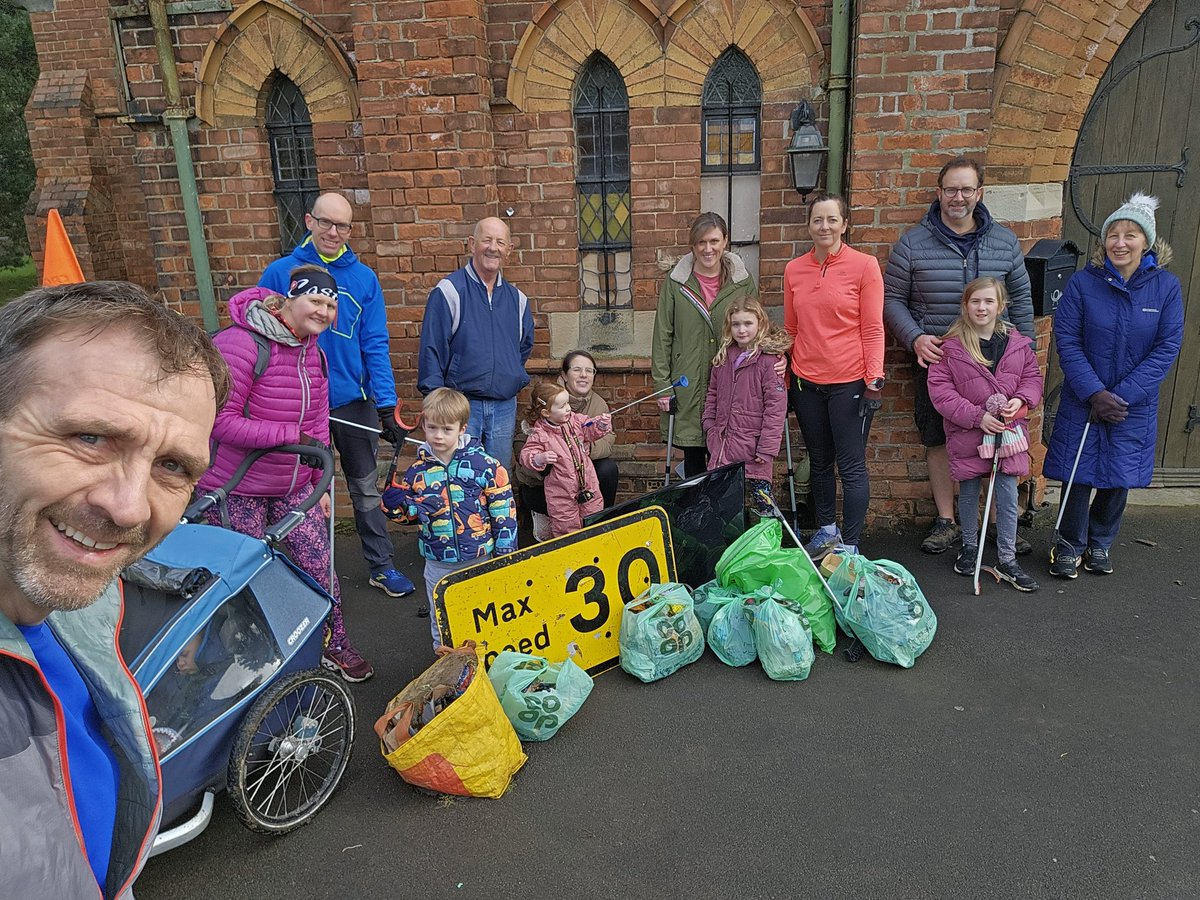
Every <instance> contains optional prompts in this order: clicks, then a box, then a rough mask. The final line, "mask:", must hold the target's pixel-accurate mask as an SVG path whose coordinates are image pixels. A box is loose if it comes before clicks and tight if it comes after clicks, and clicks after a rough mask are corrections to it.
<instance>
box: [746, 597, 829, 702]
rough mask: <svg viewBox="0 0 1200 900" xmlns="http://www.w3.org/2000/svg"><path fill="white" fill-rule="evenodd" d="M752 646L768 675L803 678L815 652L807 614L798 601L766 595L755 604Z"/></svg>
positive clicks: (788, 678) (787, 678)
mask: <svg viewBox="0 0 1200 900" xmlns="http://www.w3.org/2000/svg"><path fill="white" fill-rule="evenodd" d="M754 646H755V647H756V648H757V649H758V659H759V662H761V663H762V667H763V671H764V672H766V673H767V677H768V678H771V679H773V680H775V681H803V680H804V679H805V678H807V677H808V673H809V672H810V671H812V666H813V663H814V662H815V661H816V658H817V655H816V653H814V652H813V635H812V631H811V630H810V628H809V620H808V617H807V616H806V615H805V614H804V609H803V608H802V607H801V606H800V604H799V603H796V602H795V601H793V600H787V599H784V598H777V597H767V598H766V599H765V600H762V601H760V602H759V603H757V604H756V605H755V607H754Z"/></svg>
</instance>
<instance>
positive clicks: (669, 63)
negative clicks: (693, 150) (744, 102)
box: [664, 0, 824, 106]
mask: <svg viewBox="0 0 1200 900" xmlns="http://www.w3.org/2000/svg"><path fill="white" fill-rule="evenodd" d="M667 18H668V20H669V21H670V23H671V24H672V26H673V27H671V28H669V30H668V33H667V41H668V43H667V48H666V74H665V82H664V90H665V92H666V102H667V105H669V106H694V105H695V104H696V103H697V98H698V97H699V96H700V91H701V89H702V88H703V86H704V79H705V77H707V75H708V72H709V69H711V68H712V64H713V62H715V61H716V59H717V57H718V56H720V55H721V54H722V53H723V52H724V51H725V49H726V48H727V47H728V46H729V45H730V44H734V45H736V46H737V47H739V48H740V49H741V50H742V51H743V52H744V53H745V54H746V55H747V56H748V57H749V58H750V61H751V62H753V63H754V67H755V68H756V69H757V70H758V72H759V75H760V77H761V78H762V86H763V102H764V103H776V102H784V103H794V102H795V101H796V100H797V99H798V97H799V95H798V93H797V88H800V87H804V86H807V85H810V84H813V83H814V82H815V75H816V74H817V68H818V67H819V66H820V64H821V61H822V60H823V58H824V52H823V50H822V47H821V42H820V40H819V39H818V37H817V32H816V29H815V28H814V27H813V24H812V22H811V21H809V19H808V16H806V15H805V14H804V11H803V10H801V9H800V7H799V6H797V5H796V4H795V3H792V2H787V0H739V2H733V0H679V2H678V3H676V4H675V5H674V6H673V7H672V8H671V9H670V11H669V12H668V13H667ZM781 24H782V25H783V26H784V27H780V25H781Z"/></svg>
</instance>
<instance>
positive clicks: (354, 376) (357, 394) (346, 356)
mask: <svg viewBox="0 0 1200 900" xmlns="http://www.w3.org/2000/svg"><path fill="white" fill-rule="evenodd" d="M303 265H316V266H323V267H324V268H326V269H328V270H329V274H330V275H332V276H333V277H334V279H335V280H336V281H337V284H338V311H337V319H336V320H334V323H333V324H332V325H331V326H329V328H327V329H326V330H325V331H323V332H322V333H321V336H320V338H319V339H318V340H319V343H320V345H321V349H322V350H323V351H324V352H325V356H326V357H327V358H328V360H329V405H330V406H331V407H333V408H334V409H337V408H338V407H339V406H345V405H346V404H347V403H354V402H356V401H358V400H369V401H371V402H372V403H374V404H375V406H376V408H379V409H381V408H385V407H386V408H388V409H391V408H392V407H394V406H395V405H396V378H395V376H394V375H393V374H392V357H391V354H390V353H389V350H388V326H387V310H386V309H385V308H384V305H383V288H381V287H380V286H379V278H378V277H376V275H375V273H374V272H372V271H371V269H370V268H369V267H368V266H366V265H364V264H363V263H361V262H359V261H358V257H357V256H355V255H354V251H353V250H351V249H350V247H349V246H346V247H344V248H343V250H342V252H341V253H340V254H339V255H338V257H337V258H336V259H333V260H329V261H326V260H324V259H322V258H321V254H319V253H318V252H317V248H316V247H315V246H313V242H312V236H311V235H310V236H309V237H306V238H305V239H304V242H303V243H302V244H301V245H300V246H299V247H297V248H296V249H295V250H293V251H292V252H291V253H290V254H288V255H287V256H285V257H283V258H282V259H277V260H275V262H273V263H271V264H270V265H269V266H267V269H266V271H265V272H263V274H262V278H260V279H259V280H258V285H259V287H264V288H267V289H268V290H270V291H271V292H272V293H275V294H280V295H281V296H282V295H286V294H287V289H288V274H289V273H290V272H291V271H292V269H294V268H296V267H297V266H303Z"/></svg>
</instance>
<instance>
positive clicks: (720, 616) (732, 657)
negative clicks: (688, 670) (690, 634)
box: [705, 592, 758, 666]
mask: <svg viewBox="0 0 1200 900" xmlns="http://www.w3.org/2000/svg"><path fill="white" fill-rule="evenodd" d="M753 603H754V601H753V600H752V599H749V598H747V597H745V596H744V592H739V593H738V594H736V595H734V596H733V597H731V598H728V599H726V600H725V601H724V602H722V603H721V604H720V606H719V607H718V609H717V611H716V613H714V614H713V617H712V623H711V624H710V625H709V626H708V631H707V632H705V635H706V638H707V640H708V646H710V647H712V649H713V653H715V654H717V658H718V659H719V660H721V662H723V663H725V665H727V666H748V665H750V663H752V662H754V660H755V659H757V658H758V651H756V650H755V649H754V610H753Z"/></svg>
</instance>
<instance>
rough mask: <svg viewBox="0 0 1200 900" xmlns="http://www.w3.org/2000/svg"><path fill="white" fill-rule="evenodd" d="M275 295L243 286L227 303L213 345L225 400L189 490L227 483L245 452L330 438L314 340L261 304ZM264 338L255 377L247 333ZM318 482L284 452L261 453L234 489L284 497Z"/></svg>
mask: <svg viewBox="0 0 1200 900" xmlns="http://www.w3.org/2000/svg"><path fill="white" fill-rule="evenodd" d="M273 293H274V292H273V291H269V290H267V289H266V288H250V289H249V290H245V291H242V292H241V293H239V294H235V295H234V296H233V298H232V299H230V301H229V316H230V318H231V319H232V320H233V325H231V326H230V327H229V328H226V329H223V330H222V331H218V332H217V333H216V335H215V336H214V337H213V343H214V344H216V346H217V349H218V350H220V351H221V356H222V357H224V359H225V362H226V363H227V364H228V365H229V374H230V392H229V399H228V400H227V401H226V402H225V405H224V406H223V407H222V408H221V411H220V412H218V413H217V419H216V422H215V423H214V424H213V430H212V440H211V444H212V451H213V462H212V465H211V466H209V469H208V471H207V472H205V473H204V475H203V476H202V477H201V478H200V483H199V484H198V485H197V486H196V489H197V490H198V491H199V492H201V493H203V492H204V491H207V490H211V489H212V488H214V487H218V486H220V485H222V484H224V483H225V482H226V481H228V480H229V477H230V476H231V475H232V474H233V473H234V470H236V469H237V467H238V465H240V464H241V461H242V460H243V459H245V457H246V453H247V452H249V451H250V450H257V449H259V448H261V447H274V446H275V445H276V444H295V443H297V442H299V440H300V435H301V434H307V435H309V436H311V437H314V438H316V439H317V440H319V441H321V442H322V443H324V444H328V443H329V394H328V381H327V379H326V376H325V371H324V367H323V365H322V362H321V350H320V348H319V347H318V346H317V339H316V338H315V337H307V338H305V339H304V340H300V339H299V338H297V337H296V336H295V335H294V334H292V333H291V331H289V330H288V328H287V326H286V325H284V324H283V323H282V322H280V321H279V320H278V319H276V318H275V317H274V316H273V315H271V313H269V312H268V311H267V309H266V307H264V306H263V300H264V299H265V298H267V297H269V296H271V295H272V294H273ZM252 331H254V332H257V333H258V334H260V335H262V336H263V337H265V338H267V346H268V348H269V350H270V355H269V358H268V362H267V368H266V370H265V371H264V372H263V373H262V374H261V375H259V376H258V378H255V377H254V366H255V363H256V362H257V361H258V344H257V343H256V342H255V339H254V335H253V334H251V332H252ZM320 479H321V472H320V470H319V469H313V468H310V467H309V466H306V465H304V464H303V463H301V462H300V459H299V457H297V456H294V455H289V454H283V453H272V454H268V455H266V456H264V457H263V458H262V459H260V460H259V461H258V462H256V463H255V464H254V465H253V466H251V467H250V471H249V472H247V473H246V477H245V478H243V479H242V482H241V484H239V485H238V487H237V488H236V489H235V490H234V493H235V494H241V495H243V496H249V497H286V496H288V495H289V494H291V493H293V492H294V491H296V490H298V489H299V488H301V487H303V486H304V485H306V484H316V483H317V482H318V481H320Z"/></svg>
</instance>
